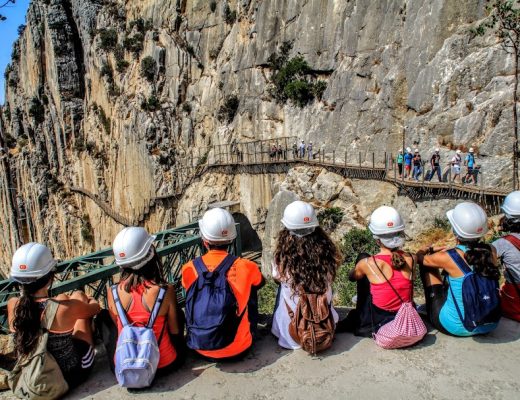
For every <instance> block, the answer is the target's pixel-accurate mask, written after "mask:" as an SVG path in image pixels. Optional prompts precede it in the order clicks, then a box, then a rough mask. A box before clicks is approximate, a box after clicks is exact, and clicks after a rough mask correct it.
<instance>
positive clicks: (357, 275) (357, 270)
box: [348, 258, 367, 282]
mask: <svg viewBox="0 0 520 400" xmlns="http://www.w3.org/2000/svg"><path fill="white" fill-rule="evenodd" d="M366 263H367V260H366V258H364V259H362V260H360V261H359V262H358V263H357V264H356V266H355V267H354V268H353V269H352V270H351V271H350V272H349V274H348V280H349V281H351V282H355V281H359V280H360V279H363V277H365V276H366V273H365V269H364V266H365V265H366Z"/></svg>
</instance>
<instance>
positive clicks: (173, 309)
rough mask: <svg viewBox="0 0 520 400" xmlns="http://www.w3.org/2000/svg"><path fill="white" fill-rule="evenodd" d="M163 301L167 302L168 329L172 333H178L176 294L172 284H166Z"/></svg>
mask: <svg viewBox="0 0 520 400" xmlns="http://www.w3.org/2000/svg"><path fill="white" fill-rule="evenodd" d="M164 301H165V302H166V304H168V313H167V320H168V330H169V331H170V333H171V334H172V335H178V334H179V320H178V315H177V294H176V293H175V288H174V287H173V285H168V289H167V290H166V296H165V297H164Z"/></svg>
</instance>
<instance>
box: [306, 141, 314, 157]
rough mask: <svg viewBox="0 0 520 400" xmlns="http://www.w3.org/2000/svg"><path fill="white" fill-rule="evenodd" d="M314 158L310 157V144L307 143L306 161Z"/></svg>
mask: <svg viewBox="0 0 520 400" xmlns="http://www.w3.org/2000/svg"><path fill="white" fill-rule="evenodd" d="M312 158H314V157H313V156H312V142H309V144H308V145H307V159H308V160H310V159H312Z"/></svg>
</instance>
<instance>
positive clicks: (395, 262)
mask: <svg viewBox="0 0 520 400" xmlns="http://www.w3.org/2000/svg"><path fill="white" fill-rule="evenodd" d="M391 252H392V268H393V269H395V270H396V271H401V270H402V269H403V268H405V267H407V266H408V264H407V263H406V260H405V259H404V257H403V253H402V251H399V250H397V249H391Z"/></svg>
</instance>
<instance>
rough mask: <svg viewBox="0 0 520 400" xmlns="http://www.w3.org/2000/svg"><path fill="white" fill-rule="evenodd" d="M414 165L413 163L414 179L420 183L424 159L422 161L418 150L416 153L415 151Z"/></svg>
mask: <svg viewBox="0 0 520 400" xmlns="http://www.w3.org/2000/svg"><path fill="white" fill-rule="evenodd" d="M412 163H413V179H415V180H416V181H417V182H418V181H419V176H420V175H421V174H422V159H421V155H420V154H419V150H418V149H415V151H414V155H413V160H412Z"/></svg>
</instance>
